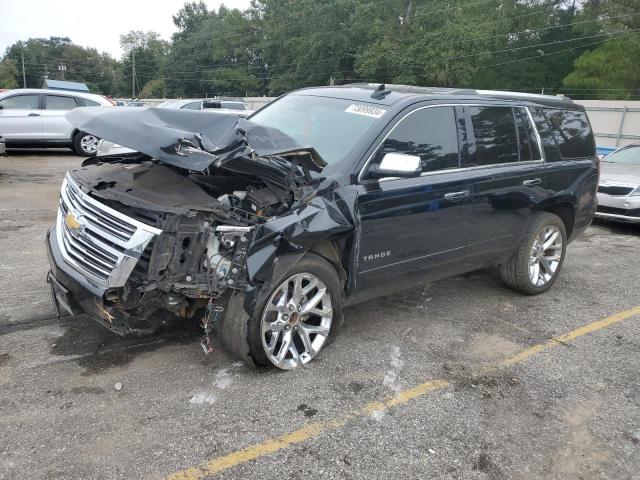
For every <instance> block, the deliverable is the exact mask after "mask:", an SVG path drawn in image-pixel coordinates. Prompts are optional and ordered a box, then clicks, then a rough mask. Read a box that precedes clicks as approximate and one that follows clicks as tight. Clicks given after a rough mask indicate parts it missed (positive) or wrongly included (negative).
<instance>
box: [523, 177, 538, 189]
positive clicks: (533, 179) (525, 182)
mask: <svg viewBox="0 0 640 480" xmlns="http://www.w3.org/2000/svg"><path fill="white" fill-rule="evenodd" d="M541 183H542V179H540V178H532V179H531V180H525V181H524V182H522V184H523V185H526V186H527V187H530V186H531V185H540V184H541Z"/></svg>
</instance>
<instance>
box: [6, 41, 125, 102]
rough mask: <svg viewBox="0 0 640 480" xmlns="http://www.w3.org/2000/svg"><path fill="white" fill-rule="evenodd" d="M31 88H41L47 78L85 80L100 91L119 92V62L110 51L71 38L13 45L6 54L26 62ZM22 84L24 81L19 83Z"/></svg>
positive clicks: (26, 72)
mask: <svg viewBox="0 0 640 480" xmlns="http://www.w3.org/2000/svg"><path fill="white" fill-rule="evenodd" d="M22 55H24V66H25V78H26V83H27V87H29V88H40V87H41V86H42V83H43V81H44V79H45V78H51V79H56V80H58V79H59V80H62V79H63V78H64V79H65V80H73V81H78V82H85V83H86V84H87V85H88V86H89V88H90V89H91V90H92V91H94V92H97V93H103V94H109V95H116V94H117V93H118V92H117V82H118V75H117V73H118V70H119V65H118V62H117V61H116V60H114V59H113V58H112V57H111V56H109V55H108V54H106V53H99V52H98V51H97V50H96V49H94V48H84V47H80V46H78V45H74V44H73V43H72V42H71V40H70V39H69V38H66V37H51V38H49V39H44V38H30V39H28V40H26V41H19V42H16V43H14V44H13V45H11V46H10V47H9V48H8V49H7V51H6V57H5V58H8V59H10V60H12V61H13V62H14V63H15V64H16V65H20V66H21V65H22ZM19 83H20V84H22V81H20V82H19Z"/></svg>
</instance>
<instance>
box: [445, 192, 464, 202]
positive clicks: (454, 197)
mask: <svg viewBox="0 0 640 480" xmlns="http://www.w3.org/2000/svg"><path fill="white" fill-rule="evenodd" d="M468 196H469V190H463V191H461V192H451V193H445V194H444V198H445V199H447V200H459V199H461V198H464V197H468Z"/></svg>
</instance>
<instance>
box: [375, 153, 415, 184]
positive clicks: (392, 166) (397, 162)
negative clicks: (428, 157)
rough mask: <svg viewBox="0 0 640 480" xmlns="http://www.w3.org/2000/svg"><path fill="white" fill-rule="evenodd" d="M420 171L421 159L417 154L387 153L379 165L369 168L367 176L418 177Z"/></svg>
mask: <svg viewBox="0 0 640 480" xmlns="http://www.w3.org/2000/svg"><path fill="white" fill-rule="evenodd" d="M421 173H422V161H421V160H420V157H418V156H417V155H406V154H404V153H387V154H386V155H385V156H384V157H383V158H382V161H381V162H380V164H379V165H374V166H373V167H371V168H370V169H369V176H370V177H374V178H383V177H401V178H411V177H419V176H420V174H421Z"/></svg>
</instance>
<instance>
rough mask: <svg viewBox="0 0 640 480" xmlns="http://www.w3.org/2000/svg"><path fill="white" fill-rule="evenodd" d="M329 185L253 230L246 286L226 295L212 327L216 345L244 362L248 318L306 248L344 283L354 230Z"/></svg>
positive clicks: (347, 209)
mask: <svg viewBox="0 0 640 480" xmlns="http://www.w3.org/2000/svg"><path fill="white" fill-rule="evenodd" d="M335 187H336V185H335V184H333V183H330V184H329V185H328V186H327V187H325V188H324V189H319V190H318V191H317V192H312V195H313V197H312V198H311V199H309V200H308V201H307V202H306V203H303V204H300V205H298V206H294V208H292V209H291V211H290V212H289V213H288V214H286V215H283V216H281V217H278V218H275V219H273V220H271V221H269V222H267V223H265V224H262V225H260V226H258V227H257V228H256V229H255V232H254V235H253V238H252V240H251V242H250V245H249V247H248V249H247V256H246V260H245V261H246V275H247V283H246V289H245V290H244V292H240V291H235V292H234V293H233V294H232V295H231V297H230V299H229V302H228V304H227V308H226V309H225V314H224V315H223V317H222V318H221V319H220V320H219V321H218V322H217V324H216V326H215V331H216V333H217V336H218V338H219V340H220V342H221V343H222V345H223V346H224V347H225V348H226V349H227V350H229V351H230V352H231V353H233V354H234V355H236V356H237V357H239V358H240V359H242V360H243V361H245V362H246V363H248V364H250V365H252V364H253V360H252V358H251V355H250V348H249V343H248V337H247V335H248V330H249V329H248V324H249V322H250V321H252V319H256V321H258V319H259V318H260V312H259V311H257V309H258V306H259V305H261V304H262V302H264V301H265V300H266V298H267V297H268V295H269V294H270V293H271V292H272V291H273V289H274V288H276V287H277V285H278V284H279V283H280V282H282V281H283V280H284V278H285V276H286V274H287V272H288V271H290V270H291V269H292V268H293V267H294V266H295V265H296V264H297V263H298V262H300V260H302V258H303V257H304V256H305V255H307V253H308V252H310V251H313V252H314V253H317V254H319V255H321V256H323V257H325V258H326V259H327V261H329V262H330V263H331V264H333V265H334V267H335V268H336V269H337V270H338V273H339V277H340V278H341V279H342V280H343V282H344V283H345V284H346V283H348V280H349V277H350V275H349V273H348V272H349V271H350V267H349V261H348V254H347V252H348V251H349V250H350V249H351V246H352V242H353V233H354V230H355V221H354V216H353V213H352V212H353V202H349V201H346V200H345V198H342V197H341V196H340V195H338V194H337V192H336V189H335ZM321 192H322V193H321ZM347 200H348V199H347Z"/></svg>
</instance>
